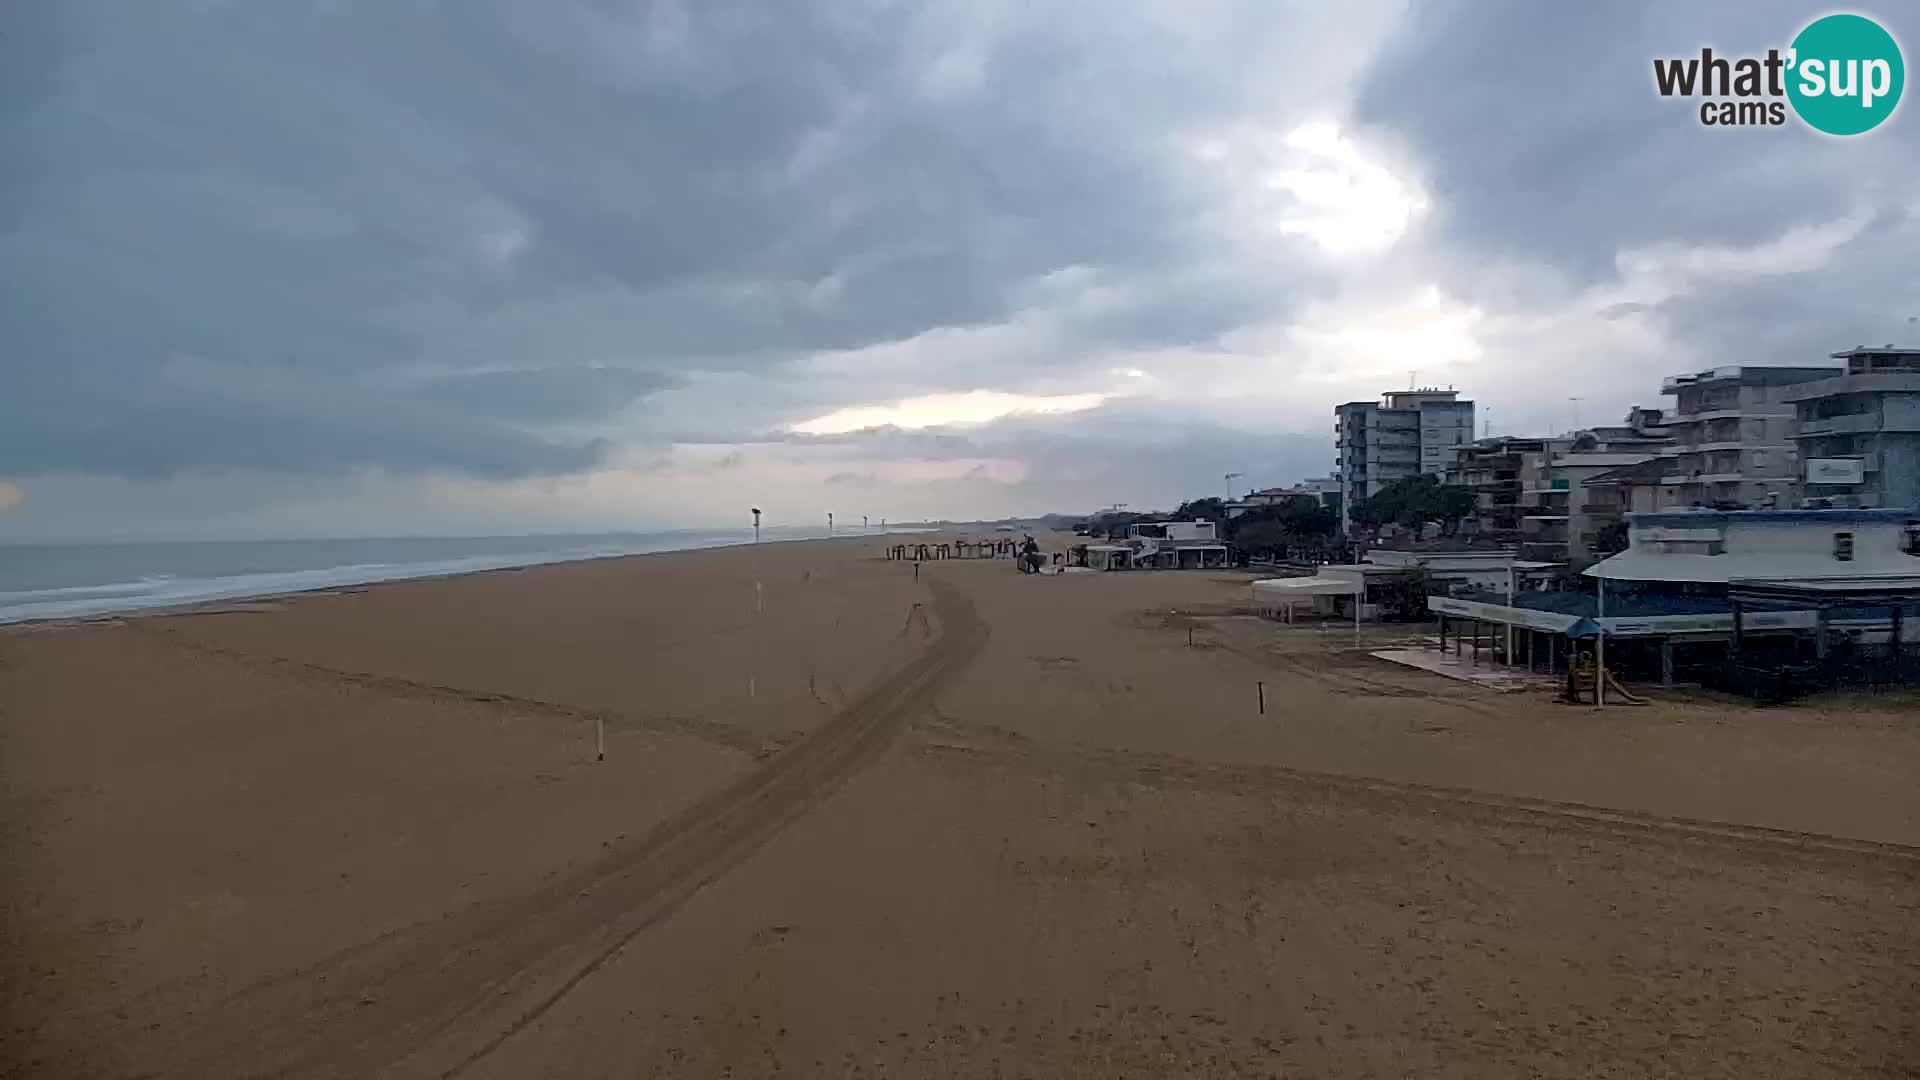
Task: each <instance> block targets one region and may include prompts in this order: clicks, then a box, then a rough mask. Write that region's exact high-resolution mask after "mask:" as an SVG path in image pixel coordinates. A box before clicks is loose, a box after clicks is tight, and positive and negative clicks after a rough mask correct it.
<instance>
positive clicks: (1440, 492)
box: [1350, 476, 1474, 533]
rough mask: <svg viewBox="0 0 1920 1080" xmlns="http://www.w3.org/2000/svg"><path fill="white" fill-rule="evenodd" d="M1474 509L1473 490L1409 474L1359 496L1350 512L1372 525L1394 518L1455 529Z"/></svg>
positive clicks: (1397, 521) (1410, 525)
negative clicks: (1369, 495) (1374, 491)
mask: <svg viewBox="0 0 1920 1080" xmlns="http://www.w3.org/2000/svg"><path fill="white" fill-rule="evenodd" d="M1473 509H1474V508H1473V493H1472V492H1471V491H1468V490H1467V489H1466V488H1463V487H1455V486H1452V485H1448V484H1442V483H1441V482H1440V481H1439V480H1437V479H1435V478H1433V477H1431V476H1409V477H1406V478H1404V479H1400V480H1395V481H1393V482H1392V483H1389V484H1387V485H1386V486H1385V487H1382V488H1381V489H1380V490H1379V491H1378V492H1376V493H1374V495H1373V496H1371V497H1370V498H1365V499H1359V500H1356V501H1355V502H1354V504H1353V510H1352V513H1351V515H1350V516H1351V517H1352V518H1353V520H1354V521H1356V522H1358V523H1360V524H1361V525H1364V526H1367V527H1371V528H1377V527H1379V526H1381V525H1385V524H1387V523H1388V522H1392V523H1394V524H1396V525H1403V526H1405V527H1407V528H1409V529H1417V528H1419V527H1421V526H1422V525H1425V524H1427V523H1428V522H1438V523H1439V524H1440V525H1441V526H1442V527H1443V528H1444V529H1445V530H1446V531H1447V532H1448V533H1452V532H1453V531H1454V529H1455V528H1457V527H1458V526H1459V524H1460V522H1461V521H1463V520H1465V519H1466V518H1468V517H1471V516H1473Z"/></svg>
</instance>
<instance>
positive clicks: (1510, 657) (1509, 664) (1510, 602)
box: [1507, 562, 1514, 668]
mask: <svg viewBox="0 0 1920 1080" xmlns="http://www.w3.org/2000/svg"><path fill="white" fill-rule="evenodd" d="M1513 574H1514V569H1513V563H1512V562H1508V563H1507V667H1509V668H1511V667H1513Z"/></svg>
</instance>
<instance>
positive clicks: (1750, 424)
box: [1660, 365, 1842, 510]
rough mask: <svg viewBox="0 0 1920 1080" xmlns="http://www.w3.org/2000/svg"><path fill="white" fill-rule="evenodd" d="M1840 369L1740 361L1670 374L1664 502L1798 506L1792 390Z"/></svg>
mask: <svg viewBox="0 0 1920 1080" xmlns="http://www.w3.org/2000/svg"><path fill="white" fill-rule="evenodd" d="M1839 374H1842V372H1841V369H1839V368H1837V367H1759V366H1752V365H1734V366H1729V367H1717V368H1713V369H1711V370H1708V371H1701V372H1696V373H1694V374H1691V375H1675V376H1673V377H1672V378H1669V379H1667V380H1666V382H1665V383H1663V384H1662V385H1661V387H1660V392H1661V393H1663V394H1669V395H1672V396H1673V398H1674V400H1675V408H1674V411H1673V413H1672V415H1669V416H1666V417H1664V418H1663V419H1664V421H1665V426H1666V427H1667V429H1668V430H1669V431H1671V432H1672V434H1673V440H1674V443H1673V446H1672V447H1671V449H1670V450H1669V451H1667V453H1668V455H1669V456H1670V457H1671V461H1672V465H1671V468H1669V469H1668V471H1667V473H1666V475H1665V476H1663V477H1662V478H1661V502H1662V509H1687V508H1691V507H1707V508H1713V509H1727V510H1737V509H1753V508H1781V509H1785V508H1788V507H1792V506H1794V505H1795V504H1796V502H1797V499H1798V497H1799V488H1800V466H1799V453H1798V450H1797V449H1796V447H1795V445H1794V433H1795V427H1796V424H1797V416H1796V410H1795V405H1794V403H1793V402H1792V401H1790V400H1789V398H1788V395H1789V394H1791V393H1793V392H1794V391H1793V388H1794V387H1798V386H1801V385H1802V384H1805V383H1810V382H1814V381H1817V380H1822V379H1829V378H1832V377H1833V376H1836V375H1839Z"/></svg>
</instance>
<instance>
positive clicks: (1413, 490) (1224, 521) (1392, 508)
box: [1087, 476, 1474, 558]
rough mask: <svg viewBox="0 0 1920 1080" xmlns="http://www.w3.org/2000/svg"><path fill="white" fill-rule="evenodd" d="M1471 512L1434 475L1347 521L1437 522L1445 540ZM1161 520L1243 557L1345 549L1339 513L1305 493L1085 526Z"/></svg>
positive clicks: (1462, 491) (1368, 527) (1206, 503)
mask: <svg viewBox="0 0 1920 1080" xmlns="http://www.w3.org/2000/svg"><path fill="white" fill-rule="evenodd" d="M1473 512H1474V500H1473V493H1472V492H1470V491H1468V490H1467V489H1466V488H1464V487H1457V486H1454V485H1450V484H1443V483H1441V482H1440V481H1439V480H1437V479H1435V478H1434V477H1432V476H1410V477H1407V478H1405V479H1402V480H1395V481H1393V482H1391V483H1389V484H1387V485H1386V486H1384V487H1382V488H1381V489H1380V490H1379V491H1378V492H1377V493H1375V494H1374V495H1372V496H1371V497H1369V498H1365V499H1360V500H1357V501H1356V502H1354V504H1353V506H1352V508H1351V511H1350V516H1351V517H1352V518H1353V521H1354V524H1356V525H1357V526H1359V527H1360V528H1361V529H1363V530H1365V531H1367V532H1375V531H1377V530H1379V529H1380V528H1381V527H1383V526H1386V525H1398V526H1402V527H1404V528H1408V529H1420V528H1422V527H1424V526H1426V525H1429V524H1438V525H1439V526H1440V527H1441V530H1442V531H1443V532H1444V533H1446V534H1447V535H1452V534H1453V533H1455V532H1456V531H1457V530H1458V529H1459V527H1460V523H1461V522H1462V521H1465V520H1466V519H1467V518H1469V517H1472V516H1473ZM1165 521H1211V522H1214V523H1215V524H1216V525H1217V526H1218V529H1219V533H1220V536H1221V538H1222V539H1224V540H1226V541H1227V542H1228V543H1230V544H1232V545H1233V546H1234V547H1236V548H1238V549H1239V550H1240V552H1241V553H1242V554H1246V555H1253V556H1268V557H1278V558H1287V557H1294V558H1317V557H1330V556H1333V555H1336V554H1338V553H1340V552H1342V550H1343V549H1344V546H1345V545H1344V542H1343V541H1342V539H1341V537H1340V512H1339V510H1338V508H1337V505H1336V506H1335V507H1329V506H1326V505H1323V504H1322V503H1321V501H1320V500H1319V499H1318V498H1315V497H1314V496H1311V495H1288V496H1285V497H1283V498H1280V499H1277V500H1275V501H1274V502H1272V503H1269V504H1266V505H1262V506H1253V507H1248V508H1247V509H1246V510H1245V511H1244V512H1242V513H1240V514H1238V515H1236V516H1232V517H1229V516H1228V514H1227V504H1226V502H1225V501H1224V500H1222V499H1220V498H1219V497H1218V496H1208V497H1206V498H1202V499H1189V500H1187V501H1186V502H1183V503H1181V504H1180V505H1179V506H1178V507H1177V508H1175V509H1174V511H1173V512H1172V513H1170V514H1168V513H1125V512H1121V511H1107V512H1104V513H1100V514H1095V515H1094V516H1093V517H1091V518H1089V519H1088V520H1087V526H1088V531H1089V532H1090V533H1091V534H1092V535H1095V536H1107V537H1112V538H1114V539H1118V538H1121V537H1124V536H1125V535H1126V533H1127V527H1128V526H1130V525H1135V524H1147V523H1153V522H1165Z"/></svg>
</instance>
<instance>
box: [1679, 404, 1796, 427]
mask: <svg viewBox="0 0 1920 1080" xmlns="http://www.w3.org/2000/svg"><path fill="white" fill-rule="evenodd" d="M1792 415H1793V413H1792V412H1790V411H1788V409H1787V407H1785V406H1782V407H1780V408H1776V409H1775V410H1773V411H1772V412H1767V411H1766V410H1764V409H1742V408H1740V407H1739V406H1734V407H1732V408H1724V409H1703V410H1701V411H1700V412H1697V413H1686V414H1684V415H1681V416H1676V417H1674V418H1673V419H1671V420H1669V421H1667V426H1668V427H1669V428H1678V427H1684V426H1686V425H1688V424H1704V423H1708V422H1710V421H1714V420H1764V419H1766V418H1768V417H1770V416H1792Z"/></svg>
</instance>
